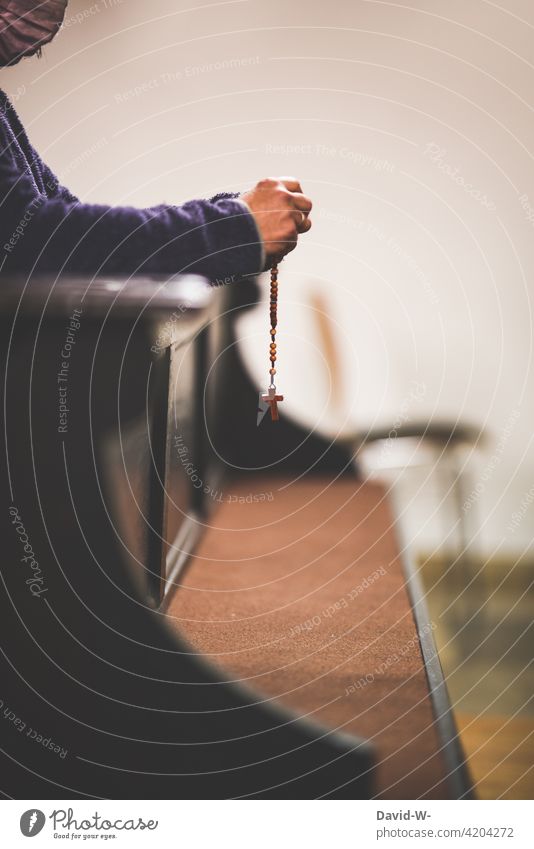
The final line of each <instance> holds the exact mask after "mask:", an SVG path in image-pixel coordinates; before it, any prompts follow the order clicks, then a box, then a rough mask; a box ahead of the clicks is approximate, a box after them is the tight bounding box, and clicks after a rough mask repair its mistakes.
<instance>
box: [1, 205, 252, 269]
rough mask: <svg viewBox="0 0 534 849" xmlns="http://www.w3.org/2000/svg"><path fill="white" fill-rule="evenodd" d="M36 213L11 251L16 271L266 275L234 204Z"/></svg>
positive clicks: (46, 208)
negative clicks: (261, 272) (263, 273)
mask: <svg viewBox="0 0 534 849" xmlns="http://www.w3.org/2000/svg"><path fill="white" fill-rule="evenodd" d="M28 208H29V210H30V218H29V220H28V222H27V225H26V226H25V228H24V233H23V235H22V236H21V237H20V238H18V239H16V240H15V244H14V245H10V244H9V240H8V241H7V243H4V249H5V250H6V253H7V254H8V256H7V263H6V264H7V267H8V268H9V269H10V270H12V271H25V272H28V271H31V270H32V269H38V270H41V271H59V270H65V271H71V272H75V273H86V274H95V273H99V272H103V273H116V274H135V273H139V272H142V271H144V272H149V273H154V272H162V273H177V272H196V273H198V274H203V275H204V276H206V277H208V278H209V279H211V280H215V279H217V278H221V277H225V278H226V277H232V276H235V277H237V276H243V275H248V274H256V273H258V272H259V271H260V270H261V269H262V259H261V257H262V245H261V239H260V238H259V236H258V232H257V228H256V225H255V222H254V218H253V216H252V215H250V214H249V213H248V212H247V211H246V208H245V207H244V206H243V205H242V204H241V203H240V202H236V201H235V200H234V199H233V198H231V197H226V198H221V199H218V200H213V201H190V202H189V203H186V204H184V205H183V206H180V207H175V206H159V207H153V208H150V209H136V208H133V207H108V206H100V205H89V204H80V203H65V202H63V201H62V200H60V199H52V200H48V201H43V202H42V203H41V204H40V205H33V204H31V203H30V204H29V205H28ZM20 218H22V216H20ZM12 220H13V219H12Z"/></svg>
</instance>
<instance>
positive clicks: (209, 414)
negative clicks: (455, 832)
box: [0, 277, 373, 798]
mask: <svg viewBox="0 0 534 849" xmlns="http://www.w3.org/2000/svg"><path fill="white" fill-rule="evenodd" d="M225 297H226V293H225V292H217V291H215V292H214V291H212V290H210V289H209V288H207V286H206V284H205V283H204V281H201V280H198V279H194V278H182V279H172V280H161V279H154V278H151V279H146V278H139V279H130V280H122V279H110V278H105V279H96V280H89V279H87V280H85V279H73V278H69V277H61V278H59V279H54V278H37V277H35V278H33V279H31V280H30V281H27V280H16V279H13V280H11V279H4V280H3V281H2V284H1V286H0V324H1V334H0V336H1V339H2V346H3V348H2V356H1V362H2V385H3V391H4V398H3V401H4V405H3V409H4V411H5V427H4V443H3V446H4V449H3V452H2V463H3V478H2V479H3V481H4V486H3V495H4V505H3V509H2V517H3V525H2V546H3V568H2V588H1V593H0V617H1V619H2V622H3V624H4V639H3V644H2V655H1V657H0V667H1V681H2V693H1V694H0V698H1V700H2V709H3V710H4V711H5V714H4V715H5V717H6V722H4V723H3V724H2V731H3V738H2V745H1V752H0V761H1V763H2V767H3V774H4V776H7V777H8V778H7V780H6V781H5V782H4V787H3V790H4V793H7V794H9V795H11V796H13V797H15V798H56V797H58V796H60V797H63V798H64V797H65V795H67V797H68V798H76V797H105V798H152V797H155V798H165V797H168V798H204V797H210V796H214V797H251V796H252V797H257V798H266V797H269V796H271V797H282V798H284V797H288V798H295V797H296V798H299V797H302V798H314V797H319V796H330V797H336V798H342V797H349V798H359V797H363V798H366V797H368V796H369V795H371V794H372V787H373V747H372V746H371V745H370V744H369V743H367V742H366V741H365V740H364V739H363V738H362V737H360V736H356V735H355V734H353V733H351V734H345V733H342V732H340V731H337V730H336V729H333V728H329V727H327V726H324V725H317V724H316V723H313V722H311V721H310V720H309V719H307V718H305V717H302V716H300V715H299V714H296V713H294V712H292V711H289V710H287V709H286V708H285V707H284V706H282V705H279V704H277V703H275V702H265V700H264V699H263V698H261V696H259V695H258V694H257V692H256V691H255V690H254V689H252V688H249V687H246V686H243V685H241V684H238V683H233V682H231V681H229V678H228V675H227V674H225V673H224V672H222V671H221V670H220V669H218V668H217V667H215V666H213V665H211V664H208V663H207V662H206V659H205V658H204V657H203V656H202V655H201V654H199V653H196V652H195V651H194V650H193V649H192V648H191V646H190V644H189V643H188V642H186V641H185V640H184V638H183V636H180V635H177V634H176V632H175V631H174V630H173V629H172V628H171V627H169V620H168V615H167V614H165V612H164V610H163V609H162V608H161V607H160V602H161V600H162V599H163V598H164V595H165V589H166V587H167V586H169V578H172V576H173V574H179V570H180V566H181V565H183V563H184V562H186V561H187V558H188V556H189V554H190V551H191V550H192V547H193V546H194V545H195V543H196V541H197V539H198V538H199V536H200V532H199V525H200V524H201V523H202V522H203V521H204V518H203V517H204V516H205V515H206V514H207V507H208V503H207V498H209V495H208V494H207V493H205V492H202V493H201V492H200V490H199V489H198V487H197V486H196V485H195V484H196V481H195V482H194V483H193V481H192V476H191V475H190V474H188V470H187V469H186V468H185V466H184V464H182V463H181V462H179V463H178V462H176V453H175V452H173V449H174V448H175V447H176V446H175V438H176V427H175V426H174V423H179V432H180V434H182V439H183V441H184V444H185V446H186V448H187V450H188V451H190V453H191V458H192V462H193V463H194V464H195V468H196V470H197V471H196V472H195V474H198V475H199V476H200V479H201V480H202V481H203V482H204V483H205V485H207V486H210V487H214V486H215V485H216V482H217V480H218V479H219V471H220V469H219V467H220V465H221V464H220V462H218V461H217V456H216V452H215V450H214V449H211V450H209V445H210V444H211V442H212V440H213V438H214V437H216V439H219V434H221V438H222V439H224V432H225V431H224V429H225V427H226V426H227V420H226V422H225V420H224V418H223V419H222V420H221V417H220V415H219V412H220V410H221V405H220V403H219V400H218V398H217V393H218V392H219V391H220V387H221V385H222V382H221V381H222V379H223V378H224V375H221V381H216V383H215V385H214V388H213V391H212V390H211V389H209V388H208V387H207V384H208V383H209V381H208V380H207V375H208V372H209V373H210V374H213V368H212V366H213V365H214V364H216V363H217V362H218V352H220V351H221V350H224V348H225V344H226V343H225V340H226V339H227V338H228V335H229V334H230V333H231V317H232V315H233V308H232V309H230V311H228V310H229V307H228V304H227V303H225V300H224V299H225ZM225 313H226V318H225V317H224V316H225ZM215 371H216V369H215ZM229 377H231V376H227V377H226V379H228V378H229ZM204 389H207V391H206V392H205V391H204ZM208 437H209V438H208ZM212 501H213V499H210V503H211V502H212Z"/></svg>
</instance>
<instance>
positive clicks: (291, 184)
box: [280, 177, 302, 192]
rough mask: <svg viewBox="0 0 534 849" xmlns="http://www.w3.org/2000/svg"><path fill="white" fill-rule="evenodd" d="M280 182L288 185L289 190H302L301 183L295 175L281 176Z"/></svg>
mask: <svg viewBox="0 0 534 849" xmlns="http://www.w3.org/2000/svg"><path fill="white" fill-rule="evenodd" d="M280 182H281V183H282V185H283V186H285V187H286V189H287V190H288V192H302V188H301V185H300V183H299V181H298V180H296V179H295V177H280Z"/></svg>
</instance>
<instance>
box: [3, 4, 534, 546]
mask: <svg viewBox="0 0 534 849" xmlns="http://www.w3.org/2000/svg"><path fill="white" fill-rule="evenodd" d="M501 5H502V7H503V8H499V7H498V6H497V5H496V4H490V3H487V2H482V0H470V2H469V3H466V2H460V0H427V2H421V0H412V2H411V3H410V4H406V5H404V6H403V4H401V3H396V2H357V0H355V2H352V0H332V2H330V3H323V2H321V3H319V2H302V0H297V2H287V0H286V2H280V0H275V2H272V0H271V2H265V0H263V2H262V0H243V2H226V3H217V2H213V3H193V2H192V0H182V2H173V0H152V2H146V0H122V2H120V3H119V2H117V0H115V2H111V0H107V2H104V0H97V2H96V3H94V4H93V5H91V4H88V3H85V2H82V0H77V2H71V3H70V4H69V9H68V12H67V24H68V26H66V27H65V28H64V31H63V32H62V33H61V34H60V36H59V37H58V38H57V39H56V41H55V42H54V43H53V44H52V45H50V46H49V47H48V48H47V49H46V50H45V51H44V54H43V58H42V59H41V60H36V59H34V60H29V61H26V62H23V63H21V65H19V66H18V67H17V68H15V69H13V70H7V71H4V72H2V85H3V86H4V87H5V88H6V89H7V90H8V91H9V92H12V93H13V94H14V95H17V94H18V95H19V96H18V99H17V108H18V109H19V111H20V113H21V116H22V117H23V119H24V120H25V122H26V124H27V126H28V128H29V131H30V134H31V137H32V140H33V142H34V144H35V145H36V146H37V147H38V148H39V150H40V151H41V153H42V154H43V155H44V156H45V157H46V158H47V159H48V161H49V163H50V164H51V165H52V166H53V167H54V168H55V169H56V170H57V171H58V172H59V173H60V174H61V175H62V177H63V179H64V182H66V183H67V184H68V185H69V186H70V187H71V188H72V189H73V190H74V191H76V192H78V193H79V194H80V195H81V196H82V197H83V198H84V199H86V200H95V201H105V202H110V203H134V204H143V205H144V204H152V203H158V202H160V201H163V200H165V201H170V202H175V201H176V202H179V201H181V200H184V199H186V198H188V197H191V196H202V195H209V194H210V193H211V192H214V191H216V190H217V189H224V188H234V187H237V188H240V187H246V186H248V185H249V184H251V183H253V182H254V181H255V180H256V179H257V178H259V177H262V176H264V175H266V174H269V175H270V174H278V173H286V174H287V173H295V174H297V175H298V176H299V177H300V178H301V179H302V182H303V184H304V186H305V188H306V190H308V191H309V193H310V194H311V195H312V197H313V198H314V200H315V203H316V210H315V215H314V228H313V231H312V233H311V234H310V235H309V236H308V237H307V238H306V239H305V240H303V241H302V246H301V247H300V248H299V250H298V251H297V252H296V253H295V254H294V255H293V256H292V257H291V258H290V259H289V260H288V261H287V262H286V263H285V264H284V266H283V271H282V274H281V281H282V293H283V294H282V303H281V307H280V313H281V315H280V320H281V331H280V335H279V343H280V344H279V347H280V355H281V360H280V372H281V379H280V384H282V380H283V387H282V386H281V388H283V390H284V392H285V394H286V397H287V401H286V402H285V408H286V410H287V411H288V412H289V413H290V414H291V415H293V416H295V417H296V418H298V419H299V420H300V421H301V422H302V423H303V424H304V425H305V426H308V427H314V426H318V427H319V429H320V430H323V431H325V432H327V433H332V434H334V433H337V432H341V433H344V434H349V433H351V432H353V431H355V430H357V429H360V428H362V427H364V428H365V427H368V426H372V425H374V424H379V425H384V424H389V423H391V422H393V421H394V420H395V419H396V418H397V419H398V418H399V417H401V418H402V417H405V418H408V419H411V420H415V419H428V418H429V417H430V416H434V417H437V418H444V417H445V418H453V419H455V418H456V417H460V418H461V419H464V420H468V421H474V422H475V423H479V424H481V425H482V426H484V427H485V428H486V429H487V430H488V432H489V434H490V436H491V439H492V440H493V441H492V442H490V444H489V446H488V449H487V451H486V454H485V455H481V456H479V457H478V458H473V459H472V460H471V463H470V467H471V469H472V473H473V479H472V480H473V486H475V485H476V484H477V483H480V482H481V481H482V480H483V492H482V494H481V495H480V501H479V504H478V507H480V508H481V511H482V515H483V516H484V517H485V519H486V527H485V532H484V533H485V537H484V539H485V545H487V546H489V547H495V545H496V544H501V540H502V544H503V545H504V546H506V547H513V548H516V549H518V550H520V549H521V548H522V547H523V546H524V545H526V544H529V542H530V537H531V535H532V527H533V519H534V505H533V506H532V507H531V508H530V513H529V511H528V509H527V511H526V512H525V515H524V518H522V520H521V522H520V526H519V527H518V528H517V530H516V531H515V532H514V533H512V532H510V531H507V530H506V526H507V524H508V523H509V522H510V520H511V514H512V513H513V512H514V511H517V510H518V509H520V503H521V499H522V498H524V496H525V494H526V493H527V491H528V490H529V488H530V487H531V486H532V485H533V483H534V474H533V471H534V447H533V444H532V423H533V422H534V402H533V398H534V396H533V390H532V370H531V363H532V351H531V345H532V306H531V299H532V291H533V286H532V272H533V264H534V256H533V243H534V238H533V237H534V229H533V228H534V167H533V164H534V163H533V150H534V147H533V134H534V120H533V118H534V116H533V106H534V99H533V95H532V92H533V91H534V8H533V7H532V4H530V3H529V2H527V0H510V2H507V3H505V4H501ZM504 7H505V8H506V10H507V11H506V10H504ZM77 16H79V17H77ZM447 170H448V173H447ZM466 184H469V186H466ZM529 204H530V206H531V207H532V213H531V217H532V219H533V221H528V220H527V219H528V216H529V210H530V207H529ZM322 309H324V310H325V311H326V312H327V313H328V316H329V320H330V322H331V328H333V332H334V334H335V338H336V345H337V349H338V352H339V364H338V367H337V369H336V370H335V374H334V387H333V389H334V392H333V398H332V395H331V390H332V380H331V378H332V371H331V367H332V365H335V364H333V363H332V362H330V363H327V362H326V360H325V357H324V350H323V348H322V347H321V336H320V335H319V333H318V324H317V310H319V311H320V310H322ZM265 325H266V317H265V311H264V310H263V311H261V312H260V313H258V314H256V315H254V316H250V317H248V318H247V319H246V320H244V322H243V323H242V328H241V329H242V333H243V336H244V337H246V338H245V339H244V340H243V343H242V348H243V350H244V351H245V356H246V360H247V364H248V367H249V369H250V371H251V373H252V374H253V375H254V376H255V378H256V379H257V380H258V382H262V381H263V378H264V373H265V347H266V333H265V329H266V328H265ZM324 332H325V331H324V329H323V333H324ZM282 375H283V378H282ZM415 386H418V387H419V388H421V387H423V390H422V391H421V389H419V390H418V391H416V392H415V393H414V387H415ZM414 396H415V397H414ZM510 421H512V428H511V430H510V427H509V423H510ZM504 428H508V431H509V433H508V435H507V436H506V438H505V439H503V429H504ZM499 440H500V441H499ZM495 452H497V454H496V457H497V460H494V461H492V462H491V457H492V455H494V454H495ZM490 462H491V470H490V472H489V473H488V463H490ZM508 485H509V489H508V491H507V492H506V494H505V496H504V497H503V492H504V491H505V490H506V487H507V486H508ZM533 492H534V490H533Z"/></svg>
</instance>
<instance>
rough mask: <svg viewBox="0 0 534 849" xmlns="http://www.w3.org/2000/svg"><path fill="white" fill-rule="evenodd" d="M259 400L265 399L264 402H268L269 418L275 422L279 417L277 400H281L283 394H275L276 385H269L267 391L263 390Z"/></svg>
mask: <svg viewBox="0 0 534 849" xmlns="http://www.w3.org/2000/svg"><path fill="white" fill-rule="evenodd" d="M261 400H262V401H265V403H266V404H269V406H270V408H271V419H272V421H273V422H277V421H278V419H279V416H278V402H279V401H283V400H284V396H283V395H277V394H276V386H269V389H268V391H267V392H264V393H263V395H262V396H261Z"/></svg>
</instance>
